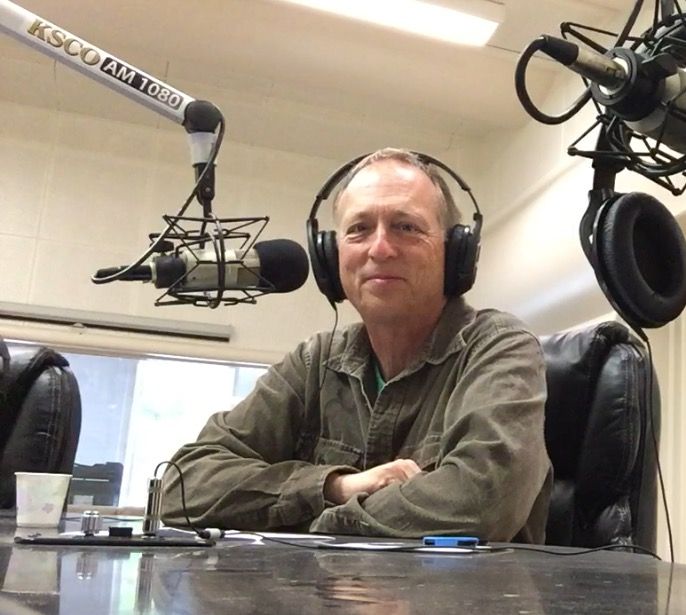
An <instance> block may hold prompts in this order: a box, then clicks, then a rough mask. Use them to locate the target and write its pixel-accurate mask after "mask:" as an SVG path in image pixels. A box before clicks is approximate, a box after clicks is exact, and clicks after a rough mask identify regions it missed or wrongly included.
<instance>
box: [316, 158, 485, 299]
mask: <svg viewBox="0 0 686 615" xmlns="http://www.w3.org/2000/svg"><path fill="white" fill-rule="evenodd" d="M410 153H411V154H413V155H415V156H416V157H417V158H418V159H419V161H420V162H422V163H423V164H426V165H433V166H435V167H438V168H439V169H441V170H443V171H445V173H447V174H448V175H449V176H450V177H452V178H453V179H454V180H455V181H456V182H457V183H458V184H459V186H460V188H462V190H464V191H465V192H466V193H467V194H468V195H469V198H470V199H471V200H472V203H473V204H474V209H475V210H476V212H475V214H474V226H473V227H469V226H467V225H464V224H456V225H455V226H453V227H452V228H450V229H449V230H448V231H447V232H446V239H445V280H444V287H443V292H444V294H445V295H446V296H447V297H453V296H456V295H461V294H463V293H466V292H467V291H468V290H469V289H470V288H471V287H472V285H473V284H474V279H475V278H476V265H477V262H478V260H479V241H480V238H481V224H482V221H483V217H482V215H481V212H480V210H479V205H478V204H477V202H476V199H475V198H474V195H473V194H472V191H471V189H470V187H469V186H468V185H467V183H466V182H465V181H464V180H463V179H462V178H461V177H460V176H459V175H458V174H457V173H456V172H455V171H453V170H452V169H451V168H449V167H448V166H446V165H445V164H443V163H442V162H441V161H440V160H437V159H436V158H432V157H431V156H427V155H426V154H420V153H419V152H410ZM367 156H369V154H365V155H364V156H358V157H357V158H354V159H353V160H351V161H349V162H346V163H345V164H344V165H343V166H342V167H340V168H339V169H338V170H337V171H335V172H334V173H333V175H331V177H329V179H327V180H326V182H325V183H324V185H323V186H322V187H321V188H320V190H319V192H318V193H317V196H316V198H315V200H314V203H313V204H312V209H311V210H310V215H309V217H308V218H307V248H308V251H309V253H310V261H311V263H312V273H313V275H314V279H315V280H316V281H317V286H318V287H319V290H320V291H321V292H322V293H323V294H324V296H325V297H326V298H327V299H328V300H329V302H330V303H331V304H332V305H333V304H334V303H337V302H340V301H343V300H344V299H345V292H344V291H343V286H342V285H341V278H340V274H339V271H338V245H337V243H336V231H320V230H319V222H318V221H317V211H319V206H320V205H321V203H322V201H325V200H326V199H328V198H329V196H330V195H331V193H332V192H333V190H334V188H335V187H336V186H337V185H338V184H339V183H340V182H341V181H342V180H343V178H345V177H346V175H347V174H348V173H349V172H350V171H351V170H352V169H353V168H354V167H355V165H356V164H357V163H358V162H360V161H361V160H363V159H364V158H366V157H367Z"/></svg>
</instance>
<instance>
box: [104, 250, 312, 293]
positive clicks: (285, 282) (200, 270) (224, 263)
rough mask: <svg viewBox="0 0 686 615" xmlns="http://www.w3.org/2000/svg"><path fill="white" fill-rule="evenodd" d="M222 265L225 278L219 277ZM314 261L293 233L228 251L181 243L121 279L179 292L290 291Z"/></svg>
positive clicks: (114, 269) (302, 280) (114, 270)
mask: <svg viewBox="0 0 686 615" xmlns="http://www.w3.org/2000/svg"><path fill="white" fill-rule="evenodd" d="M124 269H125V267H111V268H107V269H100V270H98V272H97V273H96V276H97V277H104V276H107V275H112V274H115V273H118V272H119V271H123V270H124ZM222 270H223V277H224V280H223V283H222V282H221V280H220V278H221V277H222V276H221V272H222ZM308 274H309V263H308V260H307V254H306V253H305V250H303V248H302V247H301V246H300V244H298V243H296V242H295V241H291V240H290V239H272V240H270V241H261V242H258V243H256V244H255V245H254V246H253V247H252V248H251V249H249V250H240V249H239V250H234V249H227V250H225V251H224V254H223V257H222V256H220V258H219V259H218V255H217V253H216V251H215V249H214V247H209V248H202V249H200V248H193V249H190V248H181V249H179V250H178V251H177V252H176V253H175V254H173V255H172V254H169V255H161V256H156V257H154V258H153V259H152V261H151V262H150V263H149V264H146V265H139V266H138V267H134V268H133V269H132V270H130V271H128V272H127V273H126V274H125V275H124V276H123V277H122V278H121V279H122V280H124V281H126V280H128V281H132V280H137V281H144V282H152V283H153V284H154V285H155V287H156V288H171V287H173V288H174V289H175V290H176V291H180V292H201V291H216V290H222V291H224V290H229V291H231V290H239V291H240V290H244V291H261V292H267V293H288V292H291V291H294V290H296V289H298V288H300V287H301V286H302V285H303V284H304V283H305V280H307V276H308Z"/></svg>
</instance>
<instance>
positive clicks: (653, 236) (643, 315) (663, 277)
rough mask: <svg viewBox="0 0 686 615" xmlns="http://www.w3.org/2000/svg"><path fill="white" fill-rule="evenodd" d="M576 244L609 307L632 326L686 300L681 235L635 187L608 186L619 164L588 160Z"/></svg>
mask: <svg viewBox="0 0 686 615" xmlns="http://www.w3.org/2000/svg"><path fill="white" fill-rule="evenodd" d="M594 167H595V174H594V178H593V189H592V190H591V191H590V192H589V206H588V208H587V210H586V212H585V213H584V215H583V217H582V219H581V224H580V225H579V237H580V239H581V247H582V249H583V251H584V254H585V255H586V258H587V259H588V261H589V262H590V263H591V266H592V267H593V270H594V272H595V275H596V279H597V280H598V283H599V284H600V288H601V289H602V291H603V293H604V294H605V296H606V297H607V299H608V300H609V302H610V304H611V305H612V307H614V308H615V310H616V311H617V312H618V313H619V315H620V316H621V317H622V318H623V319H624V320H625V321H626V322H627V323H628V324H629V325H631V326H632V327H633V328H634V329H636V328H639V329H642V328H644V327H647V328H655V327H662V326H663V325H666V324H667V323H668V322H670V321H671V320H674V319H675V318H676V317H677V316H679V314H681V312H682V311H683V309H684V307H685V306H686V241H685V240H684V235H683V233H682V231H681V228H680V227H679V224H678V223H677V221H676V219H675V218H674V216H672V214H671V213H670V212H669V210H668V209H667V208H666V207H665V206H664V205H663V204H662V203H660V201H658V200H657V199H655V198H653V197H652V196H650V195H648V194H643V193H641V192H630V193H628V194H620V193H616V192H614V179H615V176H616V174H617V173H618V172H619V170H621V167H619V168H618V167H617V166H614V167H612V166H609V167H603V166H602V164H594Z"/></svg>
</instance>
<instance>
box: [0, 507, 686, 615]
mask: <svg viewBox="0 0 686 615" xmlns="http://www.w3.org/2000/svg"><path fill="white" fill-rule="evenodd" d="M14 533H15V528H14V526H13V523H12V522H11V521H10V520H9V519H0V588H1V590H0V613H2V614H5V613H7V614H10V613H17V614H24V613H27V614H28V613H42V614H57V613H60V614H62V615H78V614H80V613H88V614H89V615H90V614H97V615H101V614H107V613H145V614H148V615H153V614H157V613H165V614H167V613H189V614H191V613H192V614H212V613H222V614H228V613H230V614H232V615H243V614H256V615H262V614H272V613H274V614H290V613H293V614H297V615H309V614H317V613H321V612H323V611H328V610H331V611H333V612H336V613H359V614H365V615H376V614H377V613H378V614H383V615H405V614H409V613H418V614H422V615H423V614H429V615H434V614H440V613H460V614H462V613H479V614H482V613H483V614H488V615H490V614H499V613H514V614H517V615H526V614H534V613H535V614H539V613H546V614H555V613H565V614H574V613H631V614H640V613H651V614H652V613H656V614H663V613H686V566H680V565H676V566H670V564H668V563H665V562H659V561H657V560H655V559H653V558H651V557H649V556H644V555H632V554H628V553H624V552H600V553H592V554H588V555H582V556H573V557H570V556H564V557H563V556H555V555H546V554H542V553H531V552H524V551H506V552H502V553H491V554H482V555H462V556H458V555H454V556H446V555H430V554H421V555H420V554H417V553H368V552H359V551H345V552H342V551H329V550H314V549H305V548H296V547H288V546H284V545H279V544H274V543H264V544H252V540H223V541H222V542H221V543H220V544H219V546H217V547H213V548H185V549H176V548H170V547H165V548H149V549H145V550H134V549H128V548H124V547H112V548H104V547H73V546H69V547H52V546H44V547H33V546H20V545H14V544H13V543H12V540H13V536H14ZM561 551H562V552H568V550H561Z"/></svg>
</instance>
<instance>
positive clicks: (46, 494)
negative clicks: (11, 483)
mask: <svg viewBox="0 0 686 615" xmlns="http://www.w3.org/2000/svg"><path fill="white" fill-rule="evenodd" d="M14 474H15V476H16V477H17V527H57V526H58V525H59V522H60V517H61V516H62V508H63V507H64V499H65V498H66V497H67V490H68V489H69V481H70V480H71V474H48V473H45V472H15V473H14Z"/></svg>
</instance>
